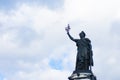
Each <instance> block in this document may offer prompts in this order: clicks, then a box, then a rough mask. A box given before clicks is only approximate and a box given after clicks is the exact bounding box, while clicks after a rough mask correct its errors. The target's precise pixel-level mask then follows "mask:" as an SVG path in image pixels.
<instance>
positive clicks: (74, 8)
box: [0, 0, 120, 80]
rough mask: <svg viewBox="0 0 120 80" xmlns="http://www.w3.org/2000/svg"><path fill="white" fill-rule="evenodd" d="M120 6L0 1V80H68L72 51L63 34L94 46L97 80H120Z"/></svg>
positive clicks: (92, 0) (76, 0) (103, 1)
mask: <svg viewBox="0 0 120 80" xmlns="http://www.w3.org/2000/svg"><path fill="white" fill-rule="evenodd" d="M119 4H120V1H119V0H34V1H33V0H21V1H18V0H1V1H0V80H66V79H67V78H68V76H70V75H71V73H72V71H73V70H74V67H75V57H76V46H75V43H74V42H72V41H71V40H70V39H69V38H68V36H67V35H66V32H65V30H64V28H65V27H66V26H67V24H68V23H69V24H70V26H71V31H70V33H71V35H72V36H73V37H74V38H79V36H78V34H79V32H80V31H82V30H84V31H85V32H86V35H87V36H86V37H88V38H89V39H90V40H91V41H92V45H93V52H94V63H95V65H94V67H93V72H94V74H95V75H96V76H97V78H98V80H119V79H120V77H119V72H120V64H119V59H120V54H119V53H120V37H119V35H120V27H119V26H120V5H119Z"/></svg>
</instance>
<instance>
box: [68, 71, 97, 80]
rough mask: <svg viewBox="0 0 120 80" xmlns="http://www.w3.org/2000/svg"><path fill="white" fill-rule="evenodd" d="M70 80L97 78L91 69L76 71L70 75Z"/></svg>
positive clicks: (93, 79) (91, 79)
mask: <svg viewBox="0 0 120 80" xmlns="http://www.w3.org/2000/svg"><path fill="white" fill-rule="evenodd" d="M68 79H69V80H82V79H83V80H97V79H96V77H95V76H94V75H93V73H92V72H91V71H85V72H79V73H74V72H73V74H72V75H71V76H70V77H68Z"/></svg>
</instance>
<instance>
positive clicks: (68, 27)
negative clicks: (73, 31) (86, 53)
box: [65, 24, 70, 33]
mask: <svg viewBox="0 0 120 80" xmlns="http://www.w3.org/2000/svg"><path fill="white" fill-rule="evenodd" d="M65 30H66V31H67V33H69V31H70V25H69V24H68V26H67V27H66V28H65Z"/></svg>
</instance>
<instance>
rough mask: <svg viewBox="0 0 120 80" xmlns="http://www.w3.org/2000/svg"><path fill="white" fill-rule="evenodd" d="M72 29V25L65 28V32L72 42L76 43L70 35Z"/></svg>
mask: <svg viewBox="0 0 120 80" xmlns="http://www.w3.org/2000/svg"><path fill="white" fill-rule="evenodd" d="M70 29H71V28H70V25H69V24H68V26H67V27H66V28H65V30H66V32H67V34H68V36H69V38H70V39H71V40H72V41H76V40H75V39H74V38H73V37H72V36H71V35H70V33H69V31H70Z"/></svg>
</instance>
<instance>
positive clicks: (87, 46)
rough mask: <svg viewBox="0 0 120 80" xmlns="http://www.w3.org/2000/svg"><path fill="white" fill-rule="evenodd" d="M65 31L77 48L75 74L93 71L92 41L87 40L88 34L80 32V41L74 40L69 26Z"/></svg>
mask: <svg viewBox="0 0 120 80" xmlns="http://www.w3.org/2000/svg"><path fill="white" fill-rule="evenodd" d="M65 30H66V32H67V35H68V36H69V38H70V39H71V40H72V41H74V42H75V43H76V46H77V57H76V66H75V71H74V72H73V74H79V73H81V72H89V71H91V66H93V58H92V56H93V52H92V46H91V41H90V40H89V39H88V38H85V36H86V34H85V33H84V31H81V32H80V34H79V36H80V39H74V38H73V37H72V36H71V35H70V33H69V31H70V26H69V24H68V27H66V28H65Z"/></svg>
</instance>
